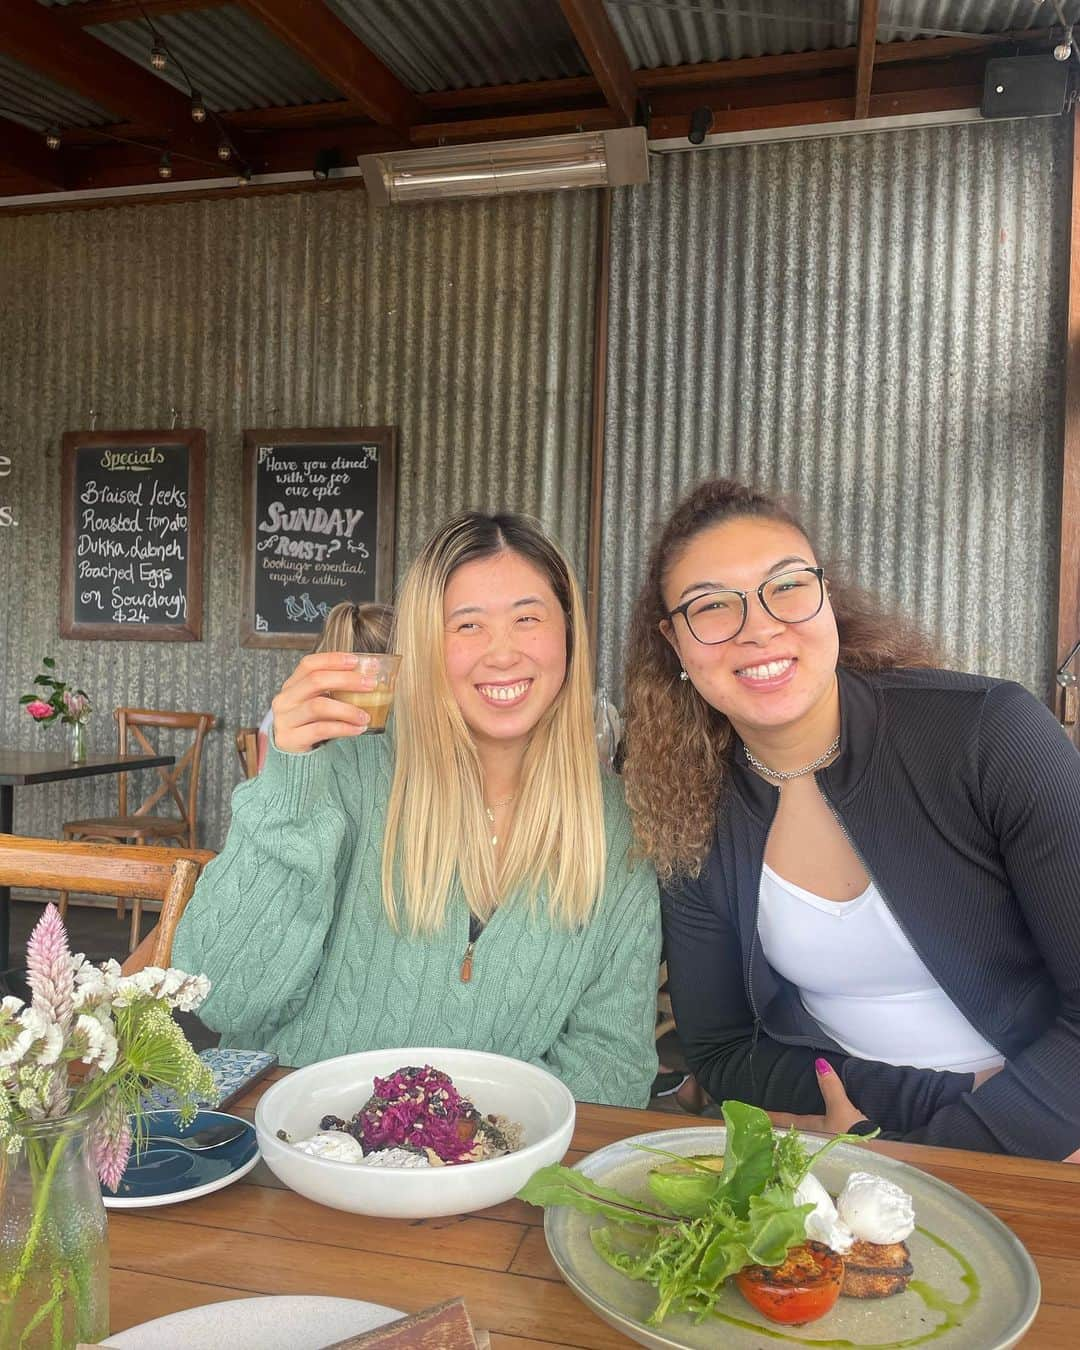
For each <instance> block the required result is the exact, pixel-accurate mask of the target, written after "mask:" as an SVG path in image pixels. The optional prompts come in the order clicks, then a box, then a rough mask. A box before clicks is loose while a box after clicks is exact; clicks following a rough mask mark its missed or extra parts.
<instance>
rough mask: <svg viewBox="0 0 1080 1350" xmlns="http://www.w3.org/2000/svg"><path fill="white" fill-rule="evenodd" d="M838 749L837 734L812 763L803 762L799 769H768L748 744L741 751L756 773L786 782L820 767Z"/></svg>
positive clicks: (838, 740)
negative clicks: (753, 753)
mask: <svg viewBox="0 0 1080 1350" xmlns="http://www.w3.org/2000/svg"><path fill="white" fill-rule="evenodd" d="M839 749H840V737H839V736H837V738H836V740H835V741H833V743H832V745H830V746H829V747H828V749H827V750H824V751H823V752H822V753H821V754H820V755H818V757H817V759H815V760H814V761H813V763H811V764H804V765H803V767H802V768H801V769H770V768H769V766H768V765H767V764H762V762H761V760H760V759H757V758H756V757H755V756H754V755H752V754H751V753H750V747H749V746H747V745H744V746H743V751H744V753H745V755H746V758H747V760H748V762H749V763H750V764H751V765H752V766H753V767H754V768H755V769H757V771H758V773H763V774H767V775H768V777H769V778H775V779H776V780H777V782H779V783H786V782H787V781H788V779H790V778H803V777H805V775H806V774H808V773H813V772H814V770H815V769H820V768H821V766H822V765H823V764H824V763H825V762H826V761H827V760H830V759H832V757H833V755H835V754H836V752H837V750H839Z"/></svg>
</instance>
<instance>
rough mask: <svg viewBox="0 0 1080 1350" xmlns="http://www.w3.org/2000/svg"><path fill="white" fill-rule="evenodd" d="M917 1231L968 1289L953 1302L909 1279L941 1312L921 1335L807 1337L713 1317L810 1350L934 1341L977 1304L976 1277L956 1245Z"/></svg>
mask: <svg viewBox="0 0 1080 1350" xmlns="http://www.w3.org/2000/svg"><path fill="white" fill-rule="evenodd" d="M916 1231H917V1232H919V1233H921V1234H922V1235H923V1237H925V1238H929V1240H930V1241H931V1242H933V1243H936V1245H937V1246H939V1247H941V1248H942V1249H943V1250H944V1251H947V1252H948V1253H949V1255H950V1256H951V1257H952V1258H953V1260H954V1261H955V1262H956V1263H957V1265H958V1266H959V1267H960V1271H961V1276H960V1278H961V1279H962V1280H963V1282H964V1284H965V1285H966V1286H967V1290H968V1293H967V1297H966V1298H965V1299H964V1301H963V1302H962V1303H953V1302H952V1300H951V1299H947V1298H946V1297H945V1295H944V1294H943V1293H942V1292H941V1290H940V1289H937V1288H935V1287H934V1286H933V1285H932V1284H927V1283H926V1282H925V1281H923V1280H911V1281H910V1283H909V1284H908V1288H909V1289H910V1290H911V1292H912V1293H913V1294H917V1295H918V1297H919V1298H921V1299H922V1301H923V1303H924V1304H925V1305H926V1307H928V1308H929V1309H930V1310H931V1311H932V1312H937V1313H942V1314H943V1317H942V1320H941V1321H940V1322H939V1323H938V1324H937V1326H935V1327H933V1328H932V1329H931V1330H930V1331H927V1332H924V1333H923V1334H922V1335H921V1336H913V1337H910V1338H909V1339H908V1340H905V1341H849V1340H830V1341H823V1340H807V1339H806V1338H805V1337H804V1336H793V1335H791V1333H790V1332H787V1331H777V1330H776V1328H775V1327H764V1326H762V1325H761V1323H760V1322H750V1321H747V1320H746V1319H745V1318H742V1317H732V1316H731V1315H730V1314H729V1313H722V1312H716V1311H715V1309H714V1311H713V1313H712V1316H713V1317H715V1318H717V1319H719V1320H720V1321H721V1322H727V1323H729V1324H730V1325H731V1326H733V1327H744V1328H745V1329H746V1330H747V1331H752V1332H754V1333H755V1335H758V1336H764V1337H766V1338H767V1339H768V1340H771V1341H787V1342H788V1343H789V1344H791V1345H805V1346H810V1347H812V1350H909V1347H911V1346H916V1345H925V1344H926V1343H927V1342H928V1341H936V1340H937V1339H938V1337H940V1336H944V1335H945V1334H946V1333H947V1332H950V1331H952V1330H953V1329H954V1328H955V1327H958V1326H960V1324H961V1323H962V1322H963V1320H964V1318H965V1317H966V1316H967V1315H968V1313H969V1312H971V1310H972V1308H974V1306H975V1304H976V1303H978V1301H979V1293H980V1286H979V1277H978V1276H977V1275H976V1274H975V1270H974V1268H973V1267H972V1265H971V1262H970V1261H968V1260H967V1258H966V1257H964V1256H962V1255H961V1254H960V1252H958V1251H957V1250H956V1248H955V1247H953V1246H951V1245H950V1244H949V1243H948V1242H946V1241H945V1239H944V1238H940V1237H938V1236H937V1234H936V1233H931V1232H930V1230H929V1229H928V1228H918V1229H917V1230H916Z"/></svg>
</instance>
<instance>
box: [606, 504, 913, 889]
mask: <svg viewBox="0 0 1080 1350" xmlns="http://www.w3.org/2000/svg"><path fill="white" fill-rule="evenodd" d="M746 516H757V517H760V518H762V519H765V520H775V521H779V522H781V523H782V524H785V525H791V526H793V527H794V528H795V529H797V530H799V531H800V533H801V534H802V535H803V536H804V537H805V538H806V540H807V542H808V543H809V544H810V545H811V547H813V540H812V538H811V536H810V534H809V532H808V531H807V529H806V527H805V526H804V525H803V523H802V521H801V519H800V518H799V516H798V514H797V512H796V510H795V508H794V507H793V506H792V505H791V504H789V503H788V502H787V501H785V500H784V499H783V498H781V497H777V496H772V495H769V494H767V493H764V492H759V491H757V490H756V489H755V488H752V487H749V486H747V485H745V484H743V483H739V482H735V481H734V480H732V479H727V478H713V479H708V480H706V481H705V482H703V483H701V484H699V485H698V486H697V487H696V488H695V489H694V490H693V492H691V493H690V494H689V496H687V497H686V498H684V500H683V501H682V502H680V504H679V505H678V506H677V507H676V508H675V511H674V512H673V513H672V515H671V517H670V519H669V520H668V522H667V524H666V525H665V526H664V529H663V531H662V533H661V535H660V538H659V540H658V542H657V544H656V546H655V547H654V548H653V550H652V553H651V554H650V557H649V563H648V570H647V572H646V576H645V582H644V584H643V585H642V588H641V591H640V593H639V595H638V598H637V602H636V603H635V605H634V611H633V615H632V618H631V621H630V632H629V636H628V639H627V651H626V759H625V764H624V768H623V775H624V778H625V782H626V799H627V802H628V804H629V807H630V813H631V816H632V818H633V822H634V832H635V834H636V836H637V841H638V846H639V848H640V849H641V851H642V853H643V854H644V855H645V856H646V857H648V858H649V859H650V860H651V861H652V862H653V864H654V865H655V867H656V869H657V872H658V873H659V875H660V878H661V880H662V881H668V880H670V879H672V878H673V877H676V876H696V875H697V874H698V872H699V871H700V870H701V864H702V862H703V861H704V859H705V855H706V854H707V852H708V850H709V844H710V841H711V839H712V833H713V829H714V824H715V819H716V811H717V809H718V807H719V806H720V805H721V804H722V803H723V800H724V797H725V794H726V792H727V789H728V783H729V776H730V757H731V747H732V743H733V738H734V733H733V731H732V728H731V723H730V722H729V721H728V719H727V718H726V717H725V716H724V714H723V713H721V712H717V710H716V709H715V708H713V707H711V706H710V705H709V704H708V703H706V702H705V700H704V699H703V698H702V697H701V696H700V694H698V693H697V691H696V690H695V688H694V686H693V685H692V684H691V683H689V682H688V681H683V680H680V678H679V674H680V664H679V658H678V657H677V656H676V654H675V652H674V651H673V650H672V647H671V644H670V643H669V642H668V641H667V639H666V638H665V637H664V636H663V634H662V633H661V631H660V623H661V621H662V620H663V619H665V618H666V617H667V606H666V604H665V603H664V598H663V591H662V585H663V581H664V578H665V576H666V575H667V573H668V571H669V569H670V568H671V566H672V564H673V563H674V562H675V560H676V558H677V557H678V556H679V555H680V554H681V553H682V551H683V549H685V547H686V546H687V544H688V543H689V542H690V540H691V539H693V538H694V537H695V536H696V535H698V534H700V533H701V531H702V530H705V529H708V528H710V527H711V526H713V525H718V524H721V523H723V522H726V521H729V520H738V519H740V518H743V517H746ZM814 556H815V557H817V556H818V554H817V551H816V550H815V555H814ZM827 571H828V575H829V599H830V602H831V605H832V609H833V613H834V614H835V616H836V626H837V631H838V633H839V638H840V655H839V664H840V665H843V666H846V667H847V668H848V669H850V670H858V671H875V670H889V669H895V668H898V667H902V666H934V665H937V664H939V662H938V660H937V655H936V652H935V649H934V646H933V644H932V643H931V642H930V640H929V639H928V638H927V637H926V636H925V634H923V633H922V631H921V630H920V629H919V628H918V627H917V626H916V625H915V624H914V623H912V622H911V620H909V619H906V618H904V617H903V616H901V615H899V614H897V613H895V612H893V611H892V610H890V609H888V608H887V607H886V606H884V605H883V604H882V603H881V602H880V601H879V600H878V599H877V598H876V597H875V596H873V595H872V594H871V593H870V592H868V591H865V590H862V589H861V588H859V587H857V586H854V585H852V584H851V583H850V582H849V581H848V580H847V579H846V578H845V576H844V573H843V570H842V568H840V567H838V566H837V565H835V564H833V565H830V566H828V567H827Z"/></svg>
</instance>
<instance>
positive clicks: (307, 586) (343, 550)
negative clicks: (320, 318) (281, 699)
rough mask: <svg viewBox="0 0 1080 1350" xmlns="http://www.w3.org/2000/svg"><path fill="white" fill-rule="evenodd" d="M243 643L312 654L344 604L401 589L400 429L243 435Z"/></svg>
mask: <svg viewBox="0 0 1080 1350" xmlns="http://www.w3.org/2000/svg"><path fill="white" fill-rule="evenodd" d="M243 474H244V480H243V481H244V506H243V510H244V531H243V578H242V585H243V596H244V600H243V615H242V619H241V633H240V643H241V646H244V647H293V648H298V649H299V648H302V649H304V650H307V649H309V648H310V647H311V646H312V645H313V644H314V640H315V638H317V636H318V635H319V633H320V632H321V631H322V626H323V622H324V620H325V616H326V614H327V613H328V611H329V610H330V609H332V608H333V606H334V605H336V604H337V603H339V602H340V601H342V600H351V601H353V602H354V603H361V602H363V601H365V600H375V601H379V602H381V603H385V604H389V603H390V601H391V600H392V599H393V589H394V515H395V507H396V493H397V437H396V432H395V429H394V428H393V427H305V428H303V429H295V428H280V427H278V428H274V429H272V430H265V429H264V430H253V431H245V432H244V468H243Z"/></svg>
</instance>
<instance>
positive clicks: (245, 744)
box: [236, 727, 259, 778]
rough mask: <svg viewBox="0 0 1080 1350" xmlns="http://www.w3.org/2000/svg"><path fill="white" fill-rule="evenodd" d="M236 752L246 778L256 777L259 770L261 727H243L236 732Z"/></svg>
mask: <svg viewBox="0 0 1080 1350" xmlns="http://www.w3.org/2000/svg"><path fill="white" fill-rule="evenodd" d="M236 753H237V755H238V756H239V758H240V768H241V769H242V770H243V772H244V777H245V778H255V777H256V776H257V774H258V772H259V728H258V727H241V728H240V730H239V731H238V732H237V733H236Z"/></svg>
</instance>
